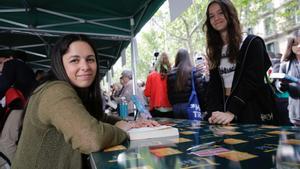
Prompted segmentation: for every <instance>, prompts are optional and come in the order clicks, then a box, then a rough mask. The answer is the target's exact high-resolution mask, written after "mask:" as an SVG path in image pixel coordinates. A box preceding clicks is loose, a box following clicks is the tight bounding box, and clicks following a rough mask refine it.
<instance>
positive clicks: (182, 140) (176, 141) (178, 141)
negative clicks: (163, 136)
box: [171, 137, 192, 143]
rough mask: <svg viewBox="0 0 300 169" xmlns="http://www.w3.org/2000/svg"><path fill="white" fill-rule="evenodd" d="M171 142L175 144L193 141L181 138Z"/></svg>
mask: <svg viewBox="0 0 300 169" xmlns="http://www.w3.org/2000/svg"><path fill="white" fill-rule="evenodd" d="M171 141H172V142H173V143H185V142H190V141H192V140H191V139H187V138H183V137H180V138H175V139H172V140H171Z"/></svg>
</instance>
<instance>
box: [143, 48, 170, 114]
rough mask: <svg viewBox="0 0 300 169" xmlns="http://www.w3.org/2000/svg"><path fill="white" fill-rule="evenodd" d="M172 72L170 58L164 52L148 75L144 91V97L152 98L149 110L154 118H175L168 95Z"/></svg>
mask: <svg viewBox="0 0 300 169" xmlns="http://www.w3.org/2000/svg"><path fill="white" fill-rule="evenodd" d="M170 70H171V64H170V61H169V57H168V55H167V54H166V53H165V52H163V53H162V54H161V55H160V57H159V58H158V61H157V62H156V65H155V69H154V71H152V72H151V73H150V74H149V75H148V77H147V80H146V87H145V90H144V95H145V96H146V97H149V98H150V101H149V102H150V103H149V110H150V113H151V115H152V117H169V118H172V117H173V112H172V105H171V104H170V102H169V99H168V93H167V73H168V72H169V71H170Z"/></svg>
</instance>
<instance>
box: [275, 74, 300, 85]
mask: <svg viewBox="0 0 300 169" xmlns="http://www.w3.org/2000/svg"><path fill="white" fill-rule="evenodd" d="M270 78H272V79H281V80H286V81H288V82H291V83H300V79H298V78H296V77H294V76H290V75H288V74H285V73H271V75H270Z"/></svg>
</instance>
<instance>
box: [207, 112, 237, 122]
mask: <svg viewBox="0 0 300 169" xmlns="http://www.w3.org/2000/svg"><path fill="white" fill-rule="evenodd" d="M233 119H234V114H232V113H231V112H220V111H215V112H212V115H211V117H210V118H209V119H208V122H209V123H211V124H229V123H230V122H231V121H232V120H233Z"/></svg>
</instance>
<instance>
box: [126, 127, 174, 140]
mask: <svg viewBox="0 0 300 169" xmlns="http://www.w3.org/2000/svg"><path fill="white" fill-rule="evenodd" d="M127 133H128V135H129V137H130V140H142V139H150V138H160V137H171V136H178V135H179V132H178V129H177V128H175V127H171V126H165V125H162V126H158V127H142V128H133V129H130V130H129V131H127Z"/></svg>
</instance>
